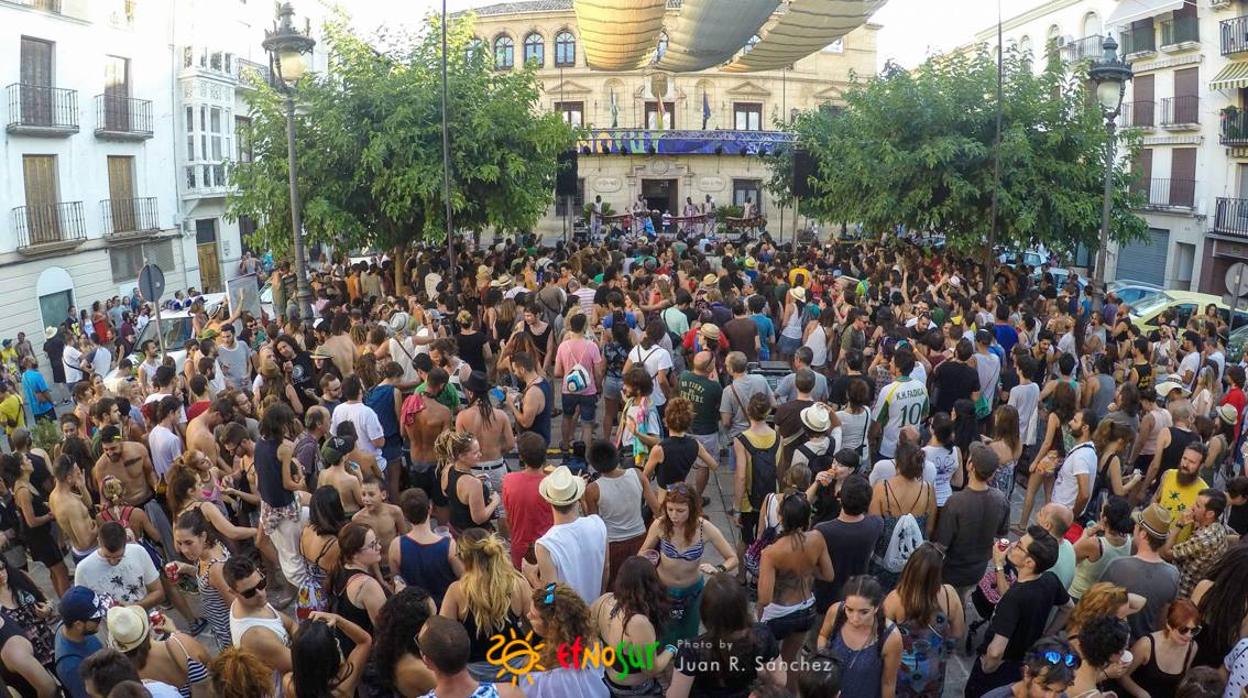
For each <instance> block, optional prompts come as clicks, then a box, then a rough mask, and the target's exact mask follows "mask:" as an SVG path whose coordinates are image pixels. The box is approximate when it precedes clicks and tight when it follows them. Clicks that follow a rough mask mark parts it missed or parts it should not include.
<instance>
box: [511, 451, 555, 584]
mask: <svg viewBox="0 0 1248 698" xmlns="http://www.w3.org/2000/svg"><path fill="white" fill-rule="evenodd" d="M544 477H546V473H544V472H542V471H540V470H538V471H536V472H535V471H533V470H530V469H528V468H525V469H524V470H520V471H518V472H514V473H507V474H506V475H504V476H503V508H504V509H506V510H507V523H508V524H509V525H510V526H511V564H513V565H515V566H516V569H520V562H521V561H522V560H524V554H525V553H527V552H528V551H529V546H531V545H533V543H534V542H535V541H536V540H537V539H538V538H541V537H542V535H544V534H545V533H546V531H548V530H549V529H550V527H551V526H553V525H554V524H555V514H554V512H553V511H552V510H551V508H550V503H549V502H547V501H546V500H545V499H542V495H541V494H539V493H538V491H537V488H538V486H539V485H541V484H542V478H544Z"/></svg>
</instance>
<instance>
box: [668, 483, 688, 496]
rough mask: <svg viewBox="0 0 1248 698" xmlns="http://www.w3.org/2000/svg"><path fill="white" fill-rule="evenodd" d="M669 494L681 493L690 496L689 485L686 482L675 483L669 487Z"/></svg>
mask: <svg viewBox="0 0 1248 698" xmlns="http://www.w3.org/2000/svg"><path fill="white" fill-rule="evenodd" d="M667 491H668V492H679V493H680V494H689V484H688V483H686V482H673V483H672V484H670V485H668V486H667Z"/></svg>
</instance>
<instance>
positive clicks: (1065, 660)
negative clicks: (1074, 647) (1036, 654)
mask: <svg viewBox="0 0 1248 698" xmlns="http://www.w3.org/2000/svg"><path fill="white" fill-rule="evenodd" d="M1040 656H1041V657H1042V658H1043V659H1044V661H1046V662H1048V663H1049V664H1052V665H1053V666H1060V665H1063V664H1064V665H1066V666H1068V667H1070V668H1072V669H1073V668H1075V667H1077V666H1079V655H1076V654H1062V653H1061V652H1057V651H1054V650H1049V651H1048V652H1045V653H1044V654H1042V655H1040Z"/></svg>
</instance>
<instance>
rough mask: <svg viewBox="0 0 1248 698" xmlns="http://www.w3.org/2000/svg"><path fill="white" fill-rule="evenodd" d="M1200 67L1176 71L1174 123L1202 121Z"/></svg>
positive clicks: (1196, 122)
mask: <svg viewBox="0 0 1248 698" xmlns="http://www.w3.org/2000/svg"><path fill="white" fill-rule="evenodd" d="M1199 95H1200V68H1184V69H1183V70H1176V71H1174V114H1173V115H1172V116H1173V120H1172V123H1176V124H1198V123H1200V97H1199Z"/></svg>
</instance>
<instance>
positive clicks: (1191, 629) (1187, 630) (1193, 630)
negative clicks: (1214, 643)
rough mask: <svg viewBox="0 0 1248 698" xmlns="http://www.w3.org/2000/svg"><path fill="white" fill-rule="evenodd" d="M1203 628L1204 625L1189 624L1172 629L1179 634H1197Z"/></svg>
mask: <svg viewBox="0 0 1248 698" xmlns="http://www.w3.org/2000/svg"><path fill="white" fill-rule="evenodd" d="M1204 629H1205V626H1203V625H1189V626H1187V627H1183V628H1175V629H1174V630H1175V632H1177V633H1178V634H1180V635H1199V634H1200V631H1201V630H1204Z"/></svg>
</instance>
